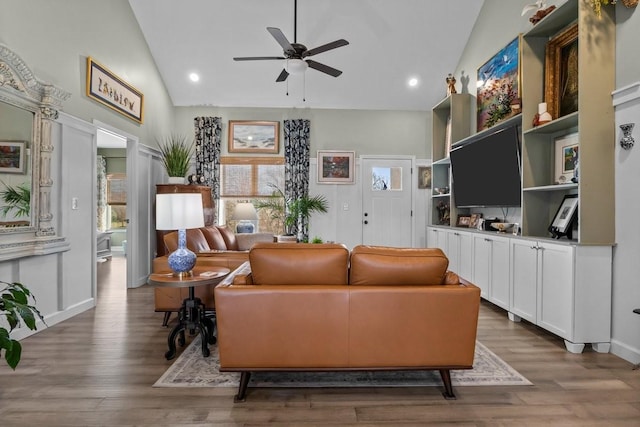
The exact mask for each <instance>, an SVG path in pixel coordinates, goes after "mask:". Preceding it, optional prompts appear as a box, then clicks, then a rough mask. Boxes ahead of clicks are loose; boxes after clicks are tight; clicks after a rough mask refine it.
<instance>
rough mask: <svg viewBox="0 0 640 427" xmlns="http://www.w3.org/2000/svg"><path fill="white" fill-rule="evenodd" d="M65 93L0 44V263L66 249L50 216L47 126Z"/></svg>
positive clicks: (59, 106) (48, 132)
mask: <svg viewBox="0 0 640 427" xmlns="http://www.w3.org/2000/svg"><path fill="white" fill-rule="evenodd" d="M69 96H70V94H69V93H68V92H65V91H64V90H62V89H60V88H57V87H55V86H53V85H51V84H47V83H44V82H42V81H40V80H38V79H37V78H36V77H35V76H34V75H33V73H32V72H31V70H30V69H29V67H27V65H26V64H25V63H24V62H23V61H22V59H21V58H20V57H19V56H18V55H17V54H15V53H14V52H13V51H11V50H10V49H9V48H8V47H6V46H5V45H3V44H0V261H2V260H7V259H12V258H19V257H23V256H30V255H37V254H45V253H51V252H57V251H60V250H65V249H66V248H65V245H66V244H65V241H64V238H61V237H58V236H56V232H55V229H54V227H53V225H52V220H53V215H52V213H51V200H50V194H51V188H52V186H53V180H52V179H51V152H52V151H53V145H52V141H51V128H52V124H53V121H54V120H56V119H57V118H58V110H59V109H60V108H61V106H62V102H63V101H65V100H66V99H68V98H69Z"/></svg>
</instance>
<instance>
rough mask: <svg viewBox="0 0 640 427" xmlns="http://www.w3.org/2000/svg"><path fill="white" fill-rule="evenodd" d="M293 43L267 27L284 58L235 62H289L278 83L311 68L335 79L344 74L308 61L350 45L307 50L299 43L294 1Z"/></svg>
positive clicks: (342, 43)
mask: <svg viewBox="0 0 640 427" xmlns="http://www.w3.org/2000/svg"><path fill="white" fill-rule="evenodd" d="M293 14H294V20H293V43H290V42H289V40H288V39H287V37H286V36H285V35H284V33H283V32H282V31H281V30H280V29H279V28H275V27H267V31H268V32H269V33H270V34H271V35H272V36H273V38H274V39H276V41H277V42H278V44H279V45H280V46H282V49H283V55H284V56H249V57H246V56H245V57H235V58H233V60H234V61H263V60H267V61H269V60H282V59H286V60H287V66H286V67H285V68H283V69H282V72H281V73H280V75H279V76H278V78H277V79H276V82H283V81H285V80H287V77H289V74H290V72H291V73H302V72H304V71H305V70H306V69H307V67H311V68H313V69H314V70H318V71H320V72H322V73H325V74H328V75H330V76H333V77H338V76H339V75H340V74H342V71H340V70H338V69H336V68H333V67H330V66H328V65H325V64H321V63H320V62H317V61H314V60H312V59H306V58H307V57H309V56H313V55H317V54H319V53H322V52H326V51H328V50H332V49H336V48H338V47H342V46H346V45H348V44H349V42H348V41H346V40H345V39H339V40H335V41H333V42H331V43H327V44H323V45H322V46H318V47H315V48H313V49H307V47H306V46H305V45H303V44H301V43H298V42H297V21H298V0H294V4H293Z"/></svg>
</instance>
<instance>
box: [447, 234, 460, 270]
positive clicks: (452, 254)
mask: <svg viewBox="0 0 640 427" xmlns="http://www.w3.org/2000/svg"><path fill="white" fill-rule="evenodd" d="M447 258H449V270H451V271H453V272H455V273H457V272H458V271H460V233H459V232H457V231H453V230H450V231H447Z"/></svg>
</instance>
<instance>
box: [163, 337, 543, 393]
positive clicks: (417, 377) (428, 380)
mask: <svg viewBox="0 0 640 427" xmlns="http://www.w3.org/2000/svg"><path fill="white" fill-rule="evenodd" d="M210 348H211V356H209V357H202V353H201V348H200V337H196V338H195V339H194V340H193V342H191V344H190V345H189V346H188V347H187V348H186V349H185V350H184V351H183V352H182V354H181V355H180V356H179V357H178V359H176V361H175V362H174V363H173V365H171V367H170V368H169V369H168V370H167V371H166V372H165V373H164V374H163V375H162V377H160V379H159V380H158V381H156V383H155V384H154V385H153V386H154V387H238V383H239V380H240V374H239V373H237V372H220V371H219V367H220V359H219V358H218V347H217V346H215V345H213V346H210ZM451 382H452V383H453V385H454V386H495V385H531V382H530V381H529V380H527V379H526V378H525V377H523V376H522V375H521V374H520V373H518V372H517V371H516V370H515V369H513V368H512V367H511V366H509V365H508V364H507V363H506V362H505V361H504V360H502V359H500V358H499V357H498V356H496V355H495V354H494V353H493V352H492V351H491V350H489V349H488V348H487V347H485V346H484V345H482V344H481V343H480V342H476V354H475V359H474V364H473V369H466V370H457V371H455V370H454V371H451ZM407 386H414V387H425V386H442V380H441V378H440V373H439V372H438V371H355V372H255V373H253V374H252V375H251V380H250V382H249V387H407Z"/></svg>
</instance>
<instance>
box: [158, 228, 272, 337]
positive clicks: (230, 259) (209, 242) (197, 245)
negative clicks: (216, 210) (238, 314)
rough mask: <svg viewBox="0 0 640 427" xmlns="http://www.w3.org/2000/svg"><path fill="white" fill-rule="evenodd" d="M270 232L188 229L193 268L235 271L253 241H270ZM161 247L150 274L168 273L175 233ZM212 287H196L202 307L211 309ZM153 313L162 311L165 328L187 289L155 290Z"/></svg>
mask: <svg viewBox="0 0 640 427" xmlns="http://www.w3.org/2000/svg"><path fill="white" fill-rule="evenodd" d="M273 239H274V237H273V234H271V233H251V234H249V233H247V234H235V233H234V232H233V230H231V229H230V228H228V227H227V226H218V225H216V226H208V227H202V228H194V229H189V230H187V248H188V249H189V250H191V251H193V252H195V253H196V254H197V256H198V257H197V259H196V266H202V267H206V266H214V267H226V268H228V269H230V270H232V271H233V270H234V269H236V268H237V267H238V266H240V265H241V264H242V263H243V262H246V261H247V260H248V259H249V249H250V248H251V246H253V244H254V243H256V242H273ZM163 240H164V242H163V243H164V244H159V245H158V248H159V249H158V252H160V253H159V254H158V255H159V256H158V257H156V258H154V260H153V272H154V273H161V272H169V271H171V269H170V268H169V264H168V262H167V258H168V254H170V253H171V252H173V251H175V250H176V249H177V248H178V232H177V231H173V232H170V233H167V234H165V235H164V238H163ZM213 288H214V286H213V285H211V286H198V287H197V288H195V294H196V295H195V296H196V297H198V298H200V299H201V300H202V302H203V303H204V305H205V307H207V308H213V307H214V301H213ZM154 292H155V297H154V302H155V311H160V312H165V317H164V322H163V325H165V326H166V325H167V323H168V321H169V316H170V315H171V312H177V311H178V310H179V309H180V306H181V305H182V301H183V300H184V299H185V298H186V297H187V296H188V288H170V287H163V288H155V289H154Z"/></svg>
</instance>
